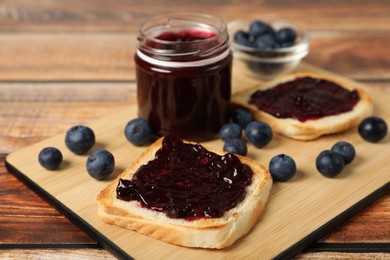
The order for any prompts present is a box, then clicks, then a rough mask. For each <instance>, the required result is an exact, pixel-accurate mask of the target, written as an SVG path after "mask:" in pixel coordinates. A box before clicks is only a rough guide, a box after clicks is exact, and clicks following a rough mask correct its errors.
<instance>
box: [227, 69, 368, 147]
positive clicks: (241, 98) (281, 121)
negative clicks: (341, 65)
mask: <svg viewBox="0 0 390 260" xmlns="http://www.w3.org/2000/svg"><path fill="white" fill-rule="evenodd" d="M300 77H313V78H319V79H325V80H328V81H332V82H334V83H336V84H338V85H339V86H341V87H343V88H345V89H348V90H350V91H351V90H355V89H356V90H357V92H358V93H359V96H360V100H359V101H358V103H357V104H356V105H355V106H354V108H353V109H352V111H349V112H345V113H341V114H338V115H332V116H326V117H323V118H319V119H314V120H306V121H305V122H301V121H299V120H296V119H293V118H277V117H275V116H273V115H271V114H268V113H266V112H264V111H261V110H259V109H258V108H257V107H256V106H254V105H251V104H248V102H247V101H248V100H249V98H250V96H251V95H252V94H253V93H254V92H255V91H256V90H264V89H269V88H272V87H274V86H276V85H278V84H280V83H283V82H287V81H291V80H294V79H296V78H300ZM232 102H233V104H235V105H237V106H240V107H243V108H245V109H247V110H249V111H250V112H251V113H252V114H253V116H254V118H255V119H256V120H262V121H264V122H267V123H268V124H269V125H270V126H271V128H272V129H273V131H274V132H276V133H278V134H281V135H284V136H287V137H289V138H292V139H295V140H302V141H309V140H314V139H317V138H319V137H320V136H322V135H326V134H334V133H339V132H342V131H345V130H347V129H349V128H351V127H354V126H356V125H357V124H359V123H360V122H361V121H362V120H363V119H364V118H365V117H367V116H370V115H372V113H373V103H372V101H371V99H370V97H369V96H368V95H367V93H366V92H365V91H364V90H363V89H360V88H357V87H355V86H353V85H352V84H351V82H350V81H348V80H344V79H342V78H339V77H336V76H332V75H328V74H319V73H315V72H293V73H289V74H286V75H283V76H281V77H278V78H276V79H274V80H271V81H268V82H265V83H264V84H262V85H259V86H255V87H253V88H249V89H246V90H243V91H240V92H237V93H235V94H234V95H233V96H232Z"/></svg>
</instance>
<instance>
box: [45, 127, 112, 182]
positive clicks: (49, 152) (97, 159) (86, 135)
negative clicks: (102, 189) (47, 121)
mask: <svg viewBox="0 0 390 260" xmlns="http://www.w3.org/2000/svg"><path fill="white" fill-rule="evenodd" d="M65 145H66V147H67V148H68V149H69V150H70V151H71V152H73V153H75V154H77V155H82V154H85V153H86V152H88V151H89V150H90V149H91V148H92V147H93V146H94V145H95V133H94V132H93V131H92V129H91V128H89V127H87V126H83V125H76V126H73V127H71V128H70V129H69V130H68V131H67V132H66V135H65ZM38 160H39V163H40V165H41V166H42V167H44V168H46V169H48V170H56V169H58V167H59V166H60V165H61V163H62V160H63V156H62V153H61V151H60V150H59V149H58V148H56V147H45V148H43V149H42V150H41V152H40V153H39V155H38ZM86 168H87V172H88V173H89V174H90V175H91V176H92V177H94V178H96V179H98V180H102V179H105V178H106V177H107V176H108V175H109V174H111V173H112V172H113V171H114V168H115V159H114V156H113V155H112V154H111V153H110V152H109V151H107V150H105V149H98V150H95V151H93V152H92V153H91V154H90V155H89V156H88V159H87V162H86Z"/></svg>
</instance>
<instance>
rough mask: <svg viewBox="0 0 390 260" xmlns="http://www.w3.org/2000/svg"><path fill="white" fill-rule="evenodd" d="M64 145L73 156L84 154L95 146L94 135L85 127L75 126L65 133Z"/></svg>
mask: <svg viewBox="0 0 390 260" xmlns="http://www.w3.org/2000/svg"><path fill="white" fill-rule="evenodd" d="M65 144H66V147H68V148H69V150H71V151H72V152H74V153H75V154H84V153H86V152H87V151H88V150H89V149H91V148H92V147H93V146H94V145H95V134H94V132H93V131H92V129H91V128H89V127H87V126H84V125H76V126H73V127H71V128H70V129H69V130H68V131H67V132H66V136H65Z"/></svg>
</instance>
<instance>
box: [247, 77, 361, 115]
mask: <svg viewBox="0 0 390 260" xmlns="http://www.w3.org/2000/svg"><path fill="white" fill-rule="evenodd" d="M359 99H360V97H359V94H358V92H357V91H356V90H353V91H349V90H347V89H345V88H343V87H341V86H339V85H337V84H336V83H334V82H331V81H327V80H324V79H316V78H311V77H303V78H297V79H295V80H292V81H288V82H285V83H282V84H279V85H277V86H275V87H273V88H271V89H267V90H262V91H260V90H259V91H256V92H255V93H253V94H252V96H251V97H250V99H249V101H248V103H249V104H253V105H255V106H256V107H257V108H258V109H260V110H262V111H265V112H267V113H269V114H271V115H273V116H275V117H278V118H294V119H297V120H299V121H301V122H304V121H306V120H313V119H319V118H322V117H325V116H331V115H338V114H341V113H344V112H348V111H351V110H352V109H353V107H354V106H355V105H356V103H357V102H358V101H359Z"/></svg>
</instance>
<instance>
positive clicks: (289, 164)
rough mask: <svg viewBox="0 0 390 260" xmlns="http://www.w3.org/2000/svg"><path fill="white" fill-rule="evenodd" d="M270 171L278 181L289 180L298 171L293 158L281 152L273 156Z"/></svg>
mask: <svg viewBox="0 0 390 260" xmlns="http://www.w3.org/2000/svg"><path fill="white" fill-rule="evenodd" d="M269 172H270V173H271V176H272V178H273V179H275V180H277V181H281V182H283V181H288V180H290V179H291V178H292V177H294V175H295V173H296V172H297V166H296V164H295V161H294V159H293V158H291V157H290V156H288V155H287V154H279V155H276V156H274V157H272V159H271V161H270V163H269Z"/></svg>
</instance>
